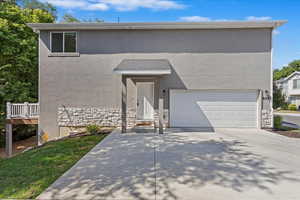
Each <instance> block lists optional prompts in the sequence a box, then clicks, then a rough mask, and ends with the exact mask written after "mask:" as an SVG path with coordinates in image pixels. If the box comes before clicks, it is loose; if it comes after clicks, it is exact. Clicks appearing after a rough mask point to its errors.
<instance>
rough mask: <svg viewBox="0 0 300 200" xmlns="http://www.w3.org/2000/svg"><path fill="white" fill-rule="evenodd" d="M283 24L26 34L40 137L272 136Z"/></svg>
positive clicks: (70, 28) (47, 28) (130, 26)
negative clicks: (35, 61)
mask: <svg viewBox="0 0 300 200" xmlns="http://www.w3.org/2000/svg"><path fill="white" fill-rule="evenodd" d="M283 23H284V21H263V22H262V21H260V22H255V21H253V22H245V21H241V22H204V23H70V24H50V23H49V24H28V25H29V26H30V27H31V28H32V29H33V30H34V31H36V32H37V33H39V60H40V62H39V103H40V117H39V129H40V134H41V136H43V135H44V136H45V135H46V137H42V138H46V139H47V138H49V139H54V138H58V137H62V136H64V135H67V134H69V133H70V131H73V130H74V129H76V128H78V127H79V128H80V127H84V126H86V125H87V124H99V125H103V126H119V127H122V131H123V132H125V131H126V129H127V128H131V127H134V126H136V125H137V124H148V125H153V126H155V127H159V130H160V131H162V126H166V127H185V128H194V127H210V128H217V127H234V128H261V127H271V126H272V99H271V95H272V64H271V63H272V62H271V57H272V31H273V30H274V29H275V28H276V27H278V26H280V25H282V24H283Z"/></svg>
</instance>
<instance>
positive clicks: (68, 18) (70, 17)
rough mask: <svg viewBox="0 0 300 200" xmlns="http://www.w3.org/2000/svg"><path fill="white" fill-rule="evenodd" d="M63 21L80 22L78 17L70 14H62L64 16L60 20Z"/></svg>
mask: <svg viewBox="0 0 300 200" xmlns="http://www.w3.org/2000/svg"><path fill="white" fill-rule="evenodd" d="M61 22H63V23H76V22H80V20H79V19H77V18H76V17H74V16H73V15H71V14H64V16H63V17H62V21H61Z"/></svg>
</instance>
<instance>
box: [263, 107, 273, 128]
mask: <svg viewBox="0 0 300 200" xmlns="http://www.w3.org/2000/svg"><path fill="white" fill-rule="evenodd" d="M261 115H262V116H261V120H262V123H261V126H262V128H272V127H273V122H272V121H273V120H272V117H273V113H272V110H262V112H261Z"/></svg>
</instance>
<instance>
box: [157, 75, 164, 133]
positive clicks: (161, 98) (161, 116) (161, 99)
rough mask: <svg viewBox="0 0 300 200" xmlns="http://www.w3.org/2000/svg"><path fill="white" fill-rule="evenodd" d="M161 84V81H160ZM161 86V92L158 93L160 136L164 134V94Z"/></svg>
mask: <svg viewBox="0 0 300 200" xmlns="http://www.w3.org/2000/svg"><path fill="white" fill-rule="evenodd" d="M158 83H159V80H158ZM158 85H159V92H158V96H159V99H158V121H159V126H158V132H159V134H163V133H164V96H163V92H162V91H161V88H160V84H158Z"/></svg>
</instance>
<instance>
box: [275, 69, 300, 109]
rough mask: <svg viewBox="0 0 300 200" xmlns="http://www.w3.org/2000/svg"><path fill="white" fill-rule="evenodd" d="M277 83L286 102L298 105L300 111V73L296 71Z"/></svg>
mask: <svg viewBox="0 0 300 200" xmlns="http://www.w3.org/2000/svg"><path fill="white" fill-rule="evenodd" d="M275 83H276V85H277V87H278V88H280V89H281V90H282V93H283V95H284V96H285V98H286V101H287V102H288V103H289V104H296V106H297V108H298V109H300V72H299V71H296V72H294V73H292V74H291V75H289V76H288V77H286V78H282V79H280V80H277V81H276V82H275Z"/></svg>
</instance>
